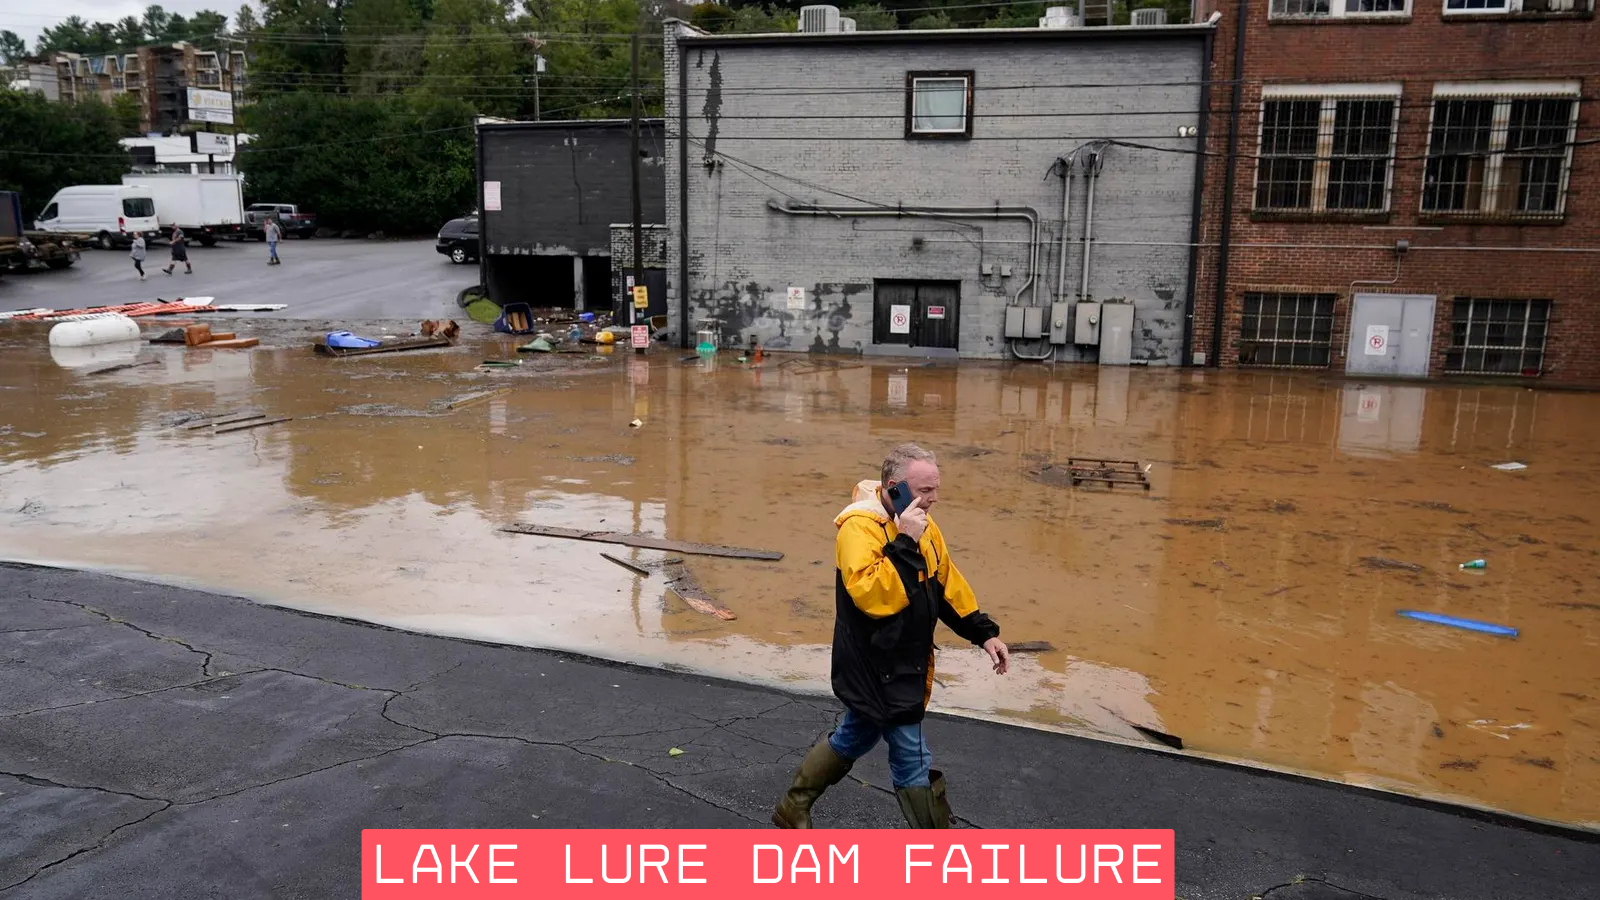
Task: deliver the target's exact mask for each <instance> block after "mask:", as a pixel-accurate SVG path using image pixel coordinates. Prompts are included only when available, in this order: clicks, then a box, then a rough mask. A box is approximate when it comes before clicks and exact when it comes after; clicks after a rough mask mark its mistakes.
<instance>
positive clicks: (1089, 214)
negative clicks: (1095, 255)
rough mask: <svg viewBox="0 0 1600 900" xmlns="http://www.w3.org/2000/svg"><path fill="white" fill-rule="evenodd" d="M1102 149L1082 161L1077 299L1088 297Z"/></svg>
mask: <svg viewBox="0 0 1600 900" xmlns="http://www.w3.org/2000/svg"><path fill="white" fill-rule="evenodd" d="M1102 153H1104V151H1102V150H1091V151H1090V152H1089V158H1088V159H1086V160H1084V161H1083V181H1084V190H1085V191H1087V192H1088V195H1087V197H1086V198H1085V202H1084V204H1085V205H1084V211H1083V283H1082V285H1081V286H1080V287H1079V288H1078V299H1079V300H1088V299H1089V257H1090V256H1091V255H1092V254H1091V250H1092V248H1093V247H1094V185H1095V182H1097V181H1099V180H1100V167H1101V165H1103V164H1104V157H1103V156H1102Z"/></svg>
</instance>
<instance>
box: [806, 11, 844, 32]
mask: <svg viewBox="0 0 1600 900" xmlns="http://www.w3.org/2000/svg"><path fill="white" fill-rule="evenodd" d="M841 30H843V28H842V19H841V17H840V16H839V7H837V6H802V7H800V31H801V32H803V33H805V34H838V33H839V32H840V31H841Z"/></svg>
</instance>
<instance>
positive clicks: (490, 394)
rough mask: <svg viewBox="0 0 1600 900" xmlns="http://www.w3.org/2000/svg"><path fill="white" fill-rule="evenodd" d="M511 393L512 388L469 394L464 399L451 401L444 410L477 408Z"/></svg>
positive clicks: (459, 398) (458, 398)
mask: <svg viewBox="0 0 1600 900" xmlns="http://www.w3.org/2000/svg"><path fill="white" fill-rule="evenodd" d="M509 393H511V389H510V388H496V389H494V390H492V391H479V392H478V393H476V394H467V395H466V396H463V397H457V398H456V399H454V400H451V401H450V402H449V403H446V404H445V405H444V408H445V409H450V410H456V409H466V408H467V407H469V406H476V405H478V404H479V403H482V402H484V401H485V400H491V399H493V398H495V397H504V396H505V395H507V394H509Z"/></svg>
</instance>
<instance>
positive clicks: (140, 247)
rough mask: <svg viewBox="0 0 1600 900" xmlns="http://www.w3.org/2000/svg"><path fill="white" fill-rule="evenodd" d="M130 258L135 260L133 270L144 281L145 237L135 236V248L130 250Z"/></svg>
mask: <svg viewBox="0 0 1600 900" xmlns="http://www.w3.org/2000/svg"><path fill="white" fill-rule="evenodd" d="M128 258H129V259H131V260H133V268H134V269H135V270H136V271H137V272H138V273H139V280H140V281H143V280H144V235H142V234H135V235H134V236H133V247H132V248H131V249H130V250H128Z"/></svg>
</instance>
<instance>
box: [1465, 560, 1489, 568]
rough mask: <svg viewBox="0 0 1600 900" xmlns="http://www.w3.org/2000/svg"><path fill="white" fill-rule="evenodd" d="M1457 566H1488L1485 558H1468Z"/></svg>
mask: <svg viewBox="0 0 1600 900" xmlns="http://www.w3.org/2000/svg"><path fill="white" fill-rule="evenodd" d="M1458 568H1462V569H1487V568H1489V561H1488V560H1486V559H1474V560H1469V561H1467V562H1464V563H1462V564H1461V565H1460V566H1459V567H1458Z"/></svg>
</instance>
